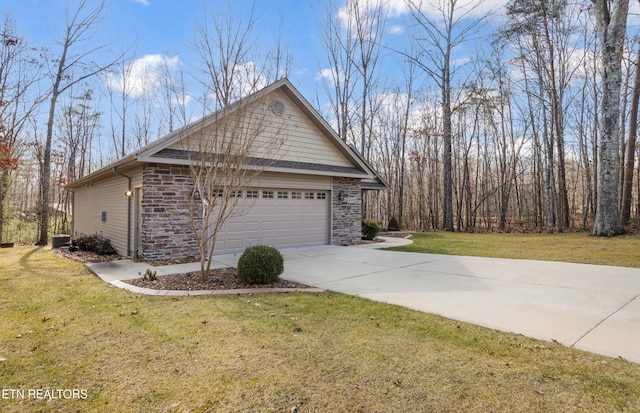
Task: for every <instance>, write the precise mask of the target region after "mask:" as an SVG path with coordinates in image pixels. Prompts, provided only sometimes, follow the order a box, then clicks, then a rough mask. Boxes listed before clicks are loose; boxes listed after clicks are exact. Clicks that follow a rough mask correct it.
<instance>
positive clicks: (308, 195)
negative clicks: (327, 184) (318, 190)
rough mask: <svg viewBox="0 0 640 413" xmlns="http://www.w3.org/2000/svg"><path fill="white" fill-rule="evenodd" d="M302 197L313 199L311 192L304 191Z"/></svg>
mask: <svg viewBox="0 0 640 413" xmlns="http://www.w3.org/2000/svg"><path fill="white" fill-rule="evenodd" d="M304 199H313V192H305V193H304Z"/></svg>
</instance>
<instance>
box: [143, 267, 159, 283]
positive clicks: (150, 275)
mask: <svg viewBox="0 0 640 413" xmlns="http://www.w3.org/2000/svg"><path fill="white" fill-rule="evenodd" d="M138 275H142V279H143V280H145V281H157V280H158V274H157V272H156V271H151V270H150V269H149V268H147V270H146V271H145V272H144V274H141V273H138Z"/></svg>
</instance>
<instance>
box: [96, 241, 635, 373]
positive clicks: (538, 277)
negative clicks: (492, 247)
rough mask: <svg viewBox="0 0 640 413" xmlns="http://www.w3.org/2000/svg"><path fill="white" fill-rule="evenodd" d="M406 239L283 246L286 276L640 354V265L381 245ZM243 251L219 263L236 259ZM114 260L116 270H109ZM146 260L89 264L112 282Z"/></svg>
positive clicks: (616, 353)
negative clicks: (346, 244)
mask: <svg viewBox="0 0 640 413" xmlns="http://www.w3.org/2000/svg"><path fill="white" fill-rule="evenodd" d="M407 242H410V241H407V240H403V239H397V238H388V239H387V242H385V243H383V244H370V245H360V246H353V247H336V246H320V247H308V248H296V249H284V250H282V254H283V256H284V259H285V272H284V273H283V274H282V276H281V277H282V278H284V279H287V280H291V281H296V282H300V283H303V284H307V285H312V286H314V287H319V288H322V289H327V290H332V291H337V292H341V293H346V294H353V295H358V296H361V297H365V298H368V299H372V300H376V301H382V302H386V303H392V304H397V305H401V306H404V307H408V308H412V309H415V310H419V311H424V312H428V313H434V314H439V315H442V316H445V317H448V318H452V319H456V320H460V321H466V322H470V323H473V324H478V325H482V326H486V327H490V328H494V329H498V330H502V331H507V332H513V333H519V334H523V335H526V336H529V337H534V338H538V339H542V340H549V341H550V340H557V341H558V342H560V343H562V344H564V345H567V346H570V347H576V348H579V349H582V350H586V351H591V352H594V353H599V354H603V355H607V356H611V357H621V358H623V359H625V360H629V361H633V362H636V363H640V298H639V297H640V269H634V268H623V267H612V266H599V265H587V264H570V263H559V262H547V261H530V260H509V259H495V258H481V257H462V256H451V255H435V254H417V253H408V252H393V251H379V250H377V249H378V248H381V247H388V246H391V245H398V244H402V243H407ZM238 257H239V255H237V254H236V255H227V256H219V257H216V259H215V262H214V264H215V265H217V266H235V265H236V263H237V259H238ZM108 265H112V266H117V267H118V270H115V269H114V270H113V271H111V273H110V274H106V272H108V271H105V268H108V267H107V266H108ZM186 265H193V264H181V266H168V267H156V268H155V270H156V271H157V272H158V275H160V274H162V273H170V272H171V271H173V272H177V271H176V270H177V269H178V268H179V269H181V270H183V269H184V266H186ZM145 266H146V264H137V263H131V262H129V263H128V264H126V263H125V262H123V261H120V262H114V263H111V264H93V265H92V268H91V269H92V271H94V272H96V273H97V274H98V275H100V277H101V278H103V279H105V280H106V281H109V280H111V282H113V281H119V280H122V279H126V277H130V278H134V277H136V276H138V275H137V273H138V272H141V273H143V272H144V271H145V269H146V267H145ZM123 284H124V283H123ZM125 285H128V284H125ZM130 287H131V286H130Z"/></svg>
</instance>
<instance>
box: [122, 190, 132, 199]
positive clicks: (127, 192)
mask: <svg viewBox="0 0 640 413" xmlns="http://www.w3.org/2000/svg"><path fill="white" fill-rule="evenodd" d="M124 195H125V196H126V197H127V198H131V197H132V196H133V191H132V190H131V189H127V190H126V191H125V193H124Z"/></svg>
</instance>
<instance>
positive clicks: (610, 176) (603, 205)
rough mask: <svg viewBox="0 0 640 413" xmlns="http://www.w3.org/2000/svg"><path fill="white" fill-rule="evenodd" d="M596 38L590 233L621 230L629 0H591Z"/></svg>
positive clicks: (612, 234) (619, 231) (622, 229)
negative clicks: (597, 91) (598, 85)
mask: <svg viewBox="0 0 640 413" xmlns="http://www.w3.org/2000/svg"><path fill="white" fill-rule="evenodd" d="M593 4H594V10H595V15H596V26H597V31H598V37H599V39H600V48H601V52H600V56H601V65H602V66H601V82H602V85H603V93H602V106H601V108H602V110H601V112H602V121H601V123H600V129H601V133H600V145H599V147H598V170H597V180H598V190H597V192H596V217H595V221H594V224H593V232H592V233H593V235H597V236H608V237H610V236H614V235H618V234H621V233H623V232H624V228H623V227H622V225H621V222H620V215H619V213H618V166H619V159H618V158H619V150H618V144H619V133H620V128H619V121H620V86H621V82H622V79H621V78H622V68H621V61H622V45H623V42H622V40H623V39H624V37H625V35H626V28H627V14H628V12H629V0H618V1H609V0H593Z"/></svg>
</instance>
